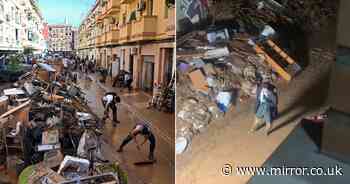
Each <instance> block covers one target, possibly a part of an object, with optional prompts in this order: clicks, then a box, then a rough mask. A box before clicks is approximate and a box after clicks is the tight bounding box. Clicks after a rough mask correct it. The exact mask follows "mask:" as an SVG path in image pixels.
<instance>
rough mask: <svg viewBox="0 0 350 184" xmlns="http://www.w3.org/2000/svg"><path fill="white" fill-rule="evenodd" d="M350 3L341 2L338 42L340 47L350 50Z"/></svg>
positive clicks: (347, 0) (345, 0)
mask: <svg viewBox="0 0 350 184" xmlns="http://www.w3.org/2000/svg"><path fill="white" fill-rule="evenodd" d="M349 18H350V1H349V0H340V6H339V13H338V33H337V42H338V44H339V45H341V46H344V47H349V48H350V20H349Z"/></svg>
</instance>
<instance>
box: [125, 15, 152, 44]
mask: <svg viewBox="0 0 350 184" xmlns="http://www.w3.org/2000/svg"><path fill="white" fill-rule="evenodd" d="M156 33H157V17H156V16H143V17H141V19H140V20H137V21H135V22H133V23H132V33H131V41H139V40H149V39H154V38H155V36H156Z"/></svg>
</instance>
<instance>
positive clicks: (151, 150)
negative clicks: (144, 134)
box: [120, 133, 156, 157]
mask: <svg viewBox="0 0 350 184" xmlns="http://www.w3.org/2000/svg"><path fill="white" fill-rule="evenodd" d="M131 140H132V136H131V135H128V136H127V137H126V138H125V139H124V140H123V142H122V144H121V145H120V148H123V147H124V146H125V145H127V144H128V143H129V142H130V141H131ZM148 141H149V157H151V156H152V157H154V149H155V148H156V138H155V137H154V135H153V134H152V133H151V134H150V135H149V136H148Z"/></svg>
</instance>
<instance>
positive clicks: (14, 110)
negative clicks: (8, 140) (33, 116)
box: [0, 100, 31, 119]
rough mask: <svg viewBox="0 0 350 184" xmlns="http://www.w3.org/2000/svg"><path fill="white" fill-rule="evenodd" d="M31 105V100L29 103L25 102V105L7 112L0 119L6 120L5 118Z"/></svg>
mask: <svg viewBox="0 0 350 184" xmlns="http://www.w3.org/2000/svg"><path fill="white" fill-rule="evenodd" d="M30 103H31V100H29V101H27V102H25V103H23V104H21V105H19V106H17V107H15V108H13V109H11V110H9V111H7V112H5V113H4V114H2V115H1V116H0V119H3V118H5V117H7V116H8V115H10V114H13V113H15V112H17V111H18V110H20V109H22V108H24V107H26V106H27V105H29V104H30Z"/></svg>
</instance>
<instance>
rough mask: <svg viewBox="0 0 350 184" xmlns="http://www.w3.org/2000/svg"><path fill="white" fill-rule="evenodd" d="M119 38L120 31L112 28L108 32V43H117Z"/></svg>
mask: <svg viewBox="0 0 350 184" xmlns="http://www.w3.org/2000/svg"><path fill="white" fill-rule="evenodd" d="M118 40H119V31H118V30H112V31H109V32H107V35H106V43H107V44H113V43H117V42H118Z"/></svg>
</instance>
